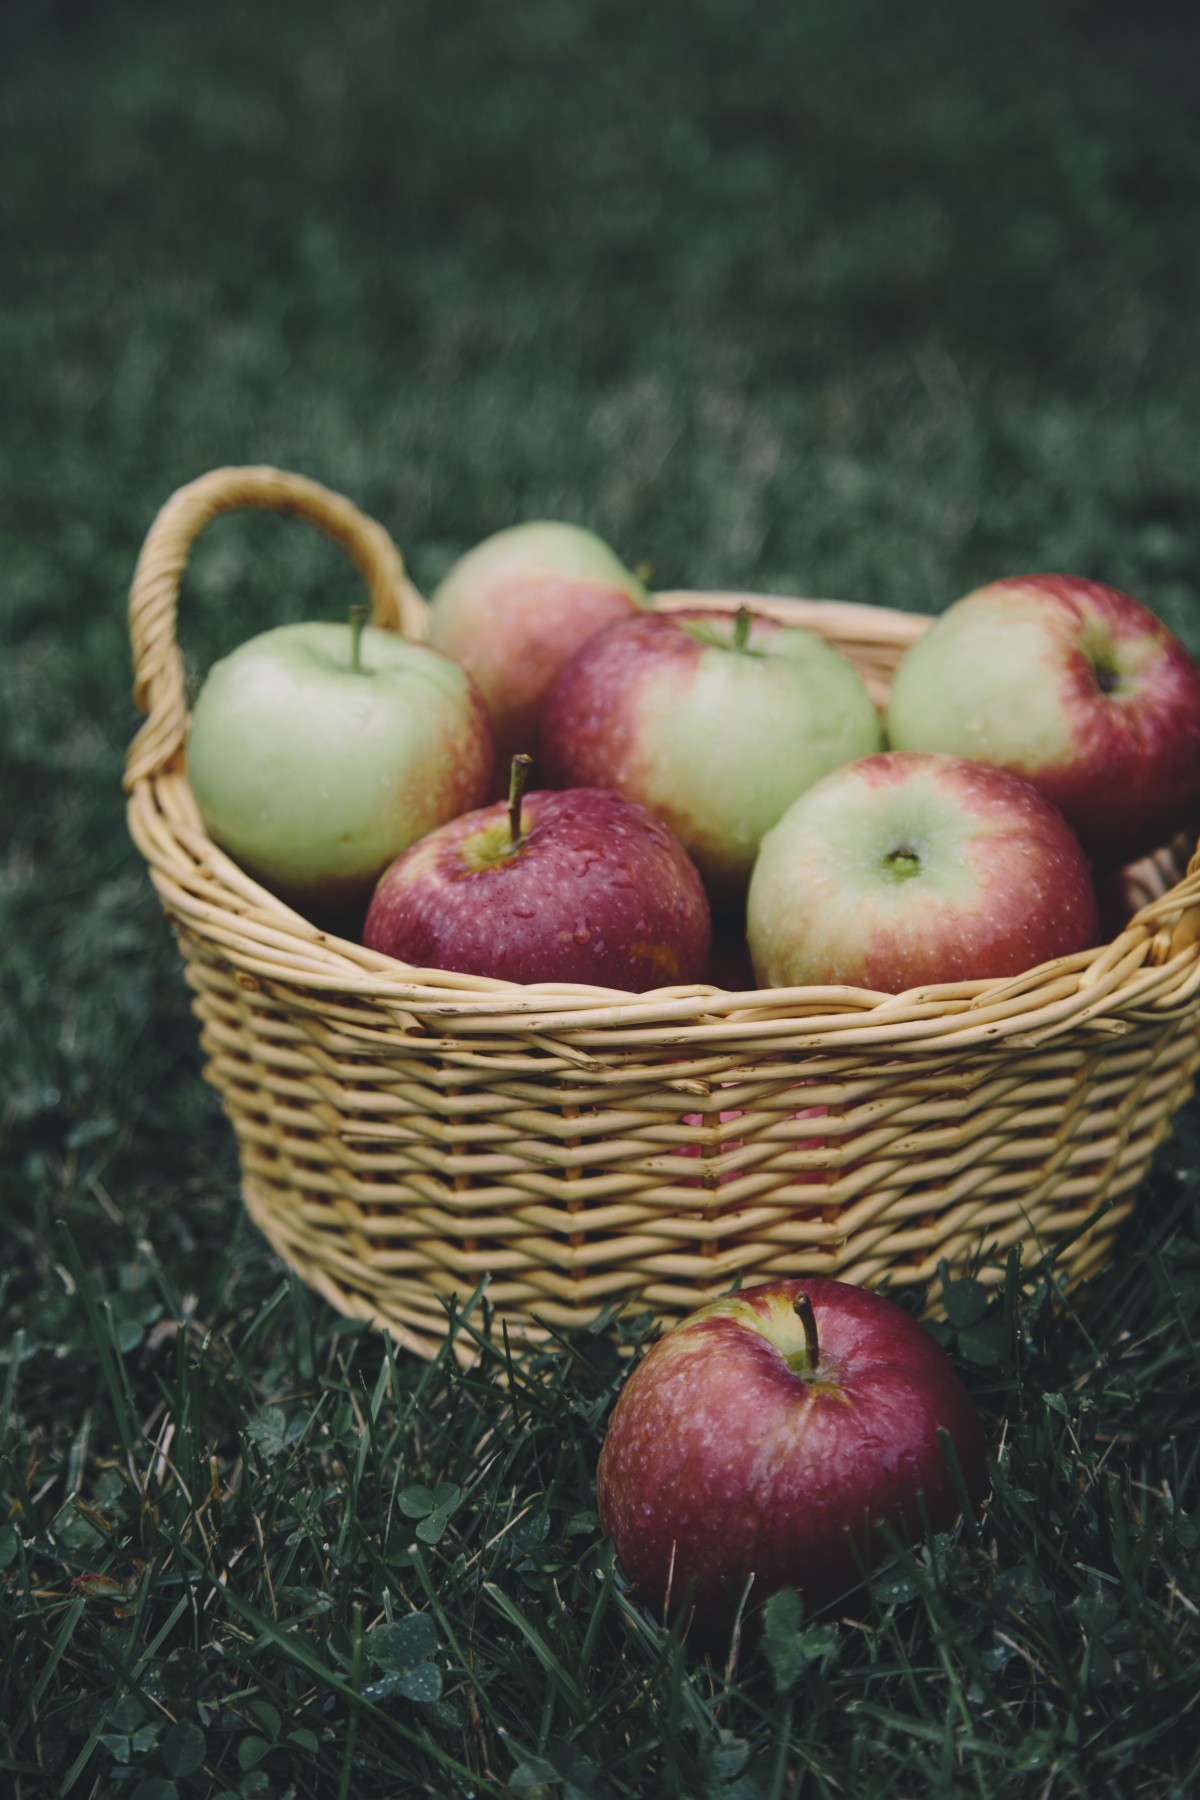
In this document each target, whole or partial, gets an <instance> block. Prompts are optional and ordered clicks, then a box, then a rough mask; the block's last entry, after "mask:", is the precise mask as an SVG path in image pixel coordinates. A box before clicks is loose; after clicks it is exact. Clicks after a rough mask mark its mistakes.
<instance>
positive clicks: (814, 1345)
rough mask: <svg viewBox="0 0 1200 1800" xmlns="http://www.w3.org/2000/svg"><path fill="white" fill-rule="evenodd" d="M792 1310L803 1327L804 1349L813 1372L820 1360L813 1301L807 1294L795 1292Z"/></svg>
mask: <svg viewBox="0 0 1200 1800" xmlns="http://www.w3.org/2000/svg"><path fill="white" fill-rule="evenodd" d="M792 1311H793V1312H794V1313H795V1315H796V1317H797V1318H798V1319H799V1321H800V1323H801V1325H803V1327H804V1351H805V1355H806V1356H807V1358H808V1367H809V1370H810V1372H812V1373H815V1372H816V1368H817V1365H818V1363H819V1362H820V1360H821V1346H820V1343H819V1342H818V1340H817V1316H816V1314H815V1313H814V1312H813V1303H812V1301H811V1300H810V1299H809V1297H808V1295H807V1294H797V1295H796V1298H795V1299H794V1300H793V1301H792Z"/></svg>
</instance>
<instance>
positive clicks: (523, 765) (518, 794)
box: [508, 750, 533, 844]
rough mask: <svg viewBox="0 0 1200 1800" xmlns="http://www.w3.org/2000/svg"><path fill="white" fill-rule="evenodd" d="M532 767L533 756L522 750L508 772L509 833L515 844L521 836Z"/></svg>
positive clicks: (515, 757) (514, 758) (513, 760)
mask: <svg viewBox="0 0 1200 1800" xmlns="http://www.w3.org/2000/svg"><path fill="white" fill-rule="evenodd" d="M532 767H533V758H532V756H527V755H526V754H525V752H524V751H523V750H521V751H518V753H517V754H516V756H514V757H513V759H512V767H511V768H510V770H509V772H508V835H509V838H510V840H511V842H512V843H513V844H516V843H518V842H519V841H520V837H521V801H522V800H523V799H524V796H525V783H526V782H527V781H528V780H529V771H530V769H532Z"/></svg>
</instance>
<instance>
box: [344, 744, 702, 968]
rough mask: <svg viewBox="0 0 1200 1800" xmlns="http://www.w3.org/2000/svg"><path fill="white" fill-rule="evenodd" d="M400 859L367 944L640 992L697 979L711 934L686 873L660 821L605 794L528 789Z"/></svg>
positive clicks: (422, 962) (425, 959) (695, 880)
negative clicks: (527, 792)
mask: <svg viewBox="0 0 1200 1800" xmlns="http://www.w3.org/2000/svg"><path fill="white" fill-rule="evenodd" d="M530 760H531V759H530V758H529V757H528V756H524V755H521V756H517V757H514V758H513V771H512V779H511V786H510V791H509V798H508V802H507V804H505V803H504V802H503V801H498V802H496V804H495V805H492V806H487V807H483V808H481V809H479V810H478V811H475V812H472V813H468V814H466V815H465V816H464V817H462V818H459V819H454V820H452V821H451V822H450V823H449V824H447V825H443V826H441V827H440V828H439V829H438V830H437V831H434V832H432V833H430V835H429V836H428V837H426V838H425V839H423V840H422V842H421V843H419V844H415V845H413V847H412V848H411V849H410V850H407V851H405V853H404V854H403V855H402V856H400V857H398V858H397V859H396V861H395V862H394V863H393V864H392V865H391V867H390V868H389V869H388V870H387V872H386V873H385V874H384V876H383V878H382V879H381V881H380V883H379V885H378V887H377V888H376V890H375V894H374V897H373V898H372V901H371V904H370V907H369V909H368V912H367V919H366V924H365V926H364V928H363V942H364V943H365V944H366V945H367V946H368V948H370V949H372V950H381V951H383V952H384V953H385V954H386V955H389V956H394V957H397V958H398V959H399V960H400V961H402V962H406V963H412V964H415V965H416V966H417V967H421V968H433V969H456V970H459V971H460V972H461V973H463V974H468V975H486V976H494V977H497V978H499V979H502V980H506V981H521V982H532V981H553V982H583V983H586V984H588V985H589V986H595V987H610V988H621V989H624V990H625V991H627V992H629V993H644V992H645V991H646V990H647V989H648V988H656V987H670V986H674V985H676V984H679V983H691V982H699V981H702V980H703V978H704V974H705V970H706V968H707V965H708V956H709V948H710V942H711V936H712V927H711V920H710V916H709V908H708V900H707V897H706V895H705V892H704V887H703V884H702V883H701V880H700V877H699V875H698V873H697V872H696V869H695V866H694V865H693V864H692V862H691V861H690V860H689V858H688V855H687V853H686V851H685V850H684V849H683V847H682V845H680V844H679V843H678V842H677V841H676V839H675V838H674V837H672V835H671V833H670V832H669V831H668V830H667V828H666V826H665V825H663V824H662V822H661V821H660V820H658V819H656V818H654V816H653V815H652V814H651V813H648V812H647V811H646V810H645V808H644V807H641V806H638V805H637V803H636V802H635V801H632V800H626V799H625V798H624V797H623V796H622V795H620V794H614V793H611V792H609V791H607V790H605V789H602V788H576V789H570V790H567V791H565V792H553V793H552V792H547V791H540V792H534V793H530V794H524V793H523V791H522V790H523V784H524V781H525V780H526V779H527V776H528V769H529V765H530Z"/></svg>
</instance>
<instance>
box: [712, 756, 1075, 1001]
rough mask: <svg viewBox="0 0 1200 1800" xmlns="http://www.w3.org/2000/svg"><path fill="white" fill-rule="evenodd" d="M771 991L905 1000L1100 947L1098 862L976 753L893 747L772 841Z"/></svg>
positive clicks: (759, 960) (760, 923)
mask: <svg viewBox="0 0 1200 1800" xmlns="http://www.w3.org/2000/svg"><path fill="white" fill-rule="evenodd" d="M746 931H747V937H748V940H749V944H750V954H751V957H752V959H753V962H754V968H755V971H756V973H757V975H758V979H759V981H760V982H761V983H762V984H763V986H764V987H802V986H815V987H824V986H828V985H835V984H839V985H840V984H843V983H844V984H846V985H848V986H851V987H862V988H872V989H875V990H878V991H882V992H885V993H900V992H901V991H903V990H904V989H906V988H911V987H921V986H925V985H927V984H930V983H940V982H958V981H974V980H986V979H993V978H996V977H1000V976H1005V975H1017V974H1020V973H1021V972H1022V971H1023V970H1025V969H1028V968H1032V967H1034V965H1035V964H1037V963H1040V962H1046V961H1049V960H1050V959H1051V958H1055V957H1060V956H1069V955H1071V954H1073V953H1074V952H1076V951H1080V950H1086V949H1089V948H1091V947H1092V946H1093V945H1094V944H1095V943H1096V942H1097V941H1098V937H1099V919H1098V914H1097V903H1096V894H1095V888H1094V886H1093V883H1092V875H1091V869H1090V866H1089V864H1088V861H1087V858H1086V857H1085V856H1084V854H1083V851H1082V850H1081V848H1080V846H1079V843H1078V841H1077V839H1076V838H1075V836H1074V834H1073V833H1072V831H1071V830H1070V828H1069V826H1068V825H1067V824H1066V821H1065V820H1064V819H1063V816H1062V814H1061V813H1060V812H1059V811H1058V809H1057V807H1055V806H1052V805H1051V803H1050V801H1049V800H1047V799H1046V798H1045V797H1044V796H1043V795H1042V794H1040V793H1039V792H1038V790H1037V789H1036V788H1035V787H1033V786H1031V784H1030V783H1029V782H1027V781H1022V780H1021V778H1020V777H1019V776H1017V775H1011V774H1009V773H1007V772H1006V771H1004V770H1002V769H993V768H990V767H988V766H987V765H986V764H984V763H977V762H971V761H970V760H968V759H967V758H965V757H953V756H936V755H922V754H920V753H918V752H915V751H910V752H903V751H884V752H881V753H880V754H879V755H877V756H869V757H865V758H864V759H863V760H862V761H860V762H855V763H849V764H847V765H846V767H845V768H843V769H837V770H835V771H834V773H833V774H832V775H827V776H825V778H824V779H823V780H822V781H820V782H818V783H816V785H815V786H813V787H811V788H810V789H809V791H808V792H807V793H806V794H803V795H802V796H801V798H800V799H799V800H797V801H796V803H795V804H794V805H793V806H791V807H789V808H788V810H787V812H786V813H785V814H784V815H783V818H782V819H780V821H779V823H778V825H776V826H775V828H774V830H772V831H770V832H768V833H767V835H766V837H765V838H764V839H763V844H762V849H761V851H760V852H759V857H758V861H757V863H756V864H755V868H754V875H753V878H752V879H751V882H750V893H749V896H748V899H747V902H746Z"/></svg>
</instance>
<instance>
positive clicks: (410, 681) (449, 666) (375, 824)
mask: <svg viewBox="0 0 1200 1800" xmlns="http://www.w3.org/2000/svg"><path fill="white" fill-rule="evenodd" d="M493 761H494V747H493V743H492V734H491V728H490V726H489V724H488V718H487V713H486V710H485V708H484V705H483V702H482V700H481V698H480V696H479V693H478V691H477V690H476V688H475V686H474V683H473V682H472V681H471V679H470V677H469V676H468V675H467V674H466V672H465V671H464V670H463V669H461V668H460V667H459V666H458V664H457V663H455V662H453V661H451V659H450V658H449V657H448V656H443V655H441V654H440V653H439V652H438V651H436V650H431V649H430V648H429V647H428V646H427V645H424V644H415V643H412V642H410V641H409V640H408V639H407V638H403V637H399V636H397V635H396V634H394V633H393V632H390V631H381V630H379V629H377V628H376V627H374V626H365V627H364V626H363V625H362V622H361V620H360V619H355V620H354V621H352V623H351V624H350V625H338V624H334V623H331V622H326V621H321V620H311V621H306V622H304V623H301V624H296V625H281V626H279V627H277V628H276V629H275V630H273V631H265V632H263V633H261V634H260V635H259V636H258V637H254V638H251V639H250V640H249V642H247V643H245V644H242V645H241V646H240V647H239V648H238V649H236V650H234V651H233V652H232V654H231V655H229V656H226V657H224V658H223V659H222V660H221V661H220V662H217V663H215V664H214V665H213V667H212V669H211V670H210V671H209V674H208V676H207V679H206V680H205V682H204V685H203V687H202V689H201V691H200V695H199V698H198V699H197V702H196V707H195V711H194V713H193V716H192V723H191V731H190V735H189V737H188V747H187V763H188V779H189V782H190V784H191V788H192V792H193V794H194V795H195V799H196V804H197V806H198V807H199V809H200V816H201V818H202V819H203V820H204V823H205V825H206V827H207V828H208V831H209V833H210V834H211V836H212V837H213V839H214V840H215V841H216V842H217V843H218V844H219V845H220V846H221V847H222V849H224V850H227V851H228V852H229V854H230V855H231V856H232V857H233V858H234V860H235V861H237V862H238V863H240V864H241V865H242V867H243V868H244V869H245V870H246V871H247V873H249V874H250V875H253V876H254V877H255V879H256V880H258V881H261V882H262V884H263V885H264V886H265V887H268V888H270V889H271V890H272V892H274V893H276V894H277V895H279V897H280V898H281V899H283V900H286V901H287V902H288V903H289V904H290V905H292V906H295V907H296V908H297V909H298V910H299V911H301V912H305V913H307V914H308V915H309V916H310V917H313V918H317V919H319V920H322V921H324V920H340V919H341V918H342V917H343V916H344V915H348V914H353V913H354V912H355V910H356V909H359V908H365V906H366V903H367V901H368V900H369V898H370V895H371V891H372V889H373V887H374V885H375V882H376V881H377V880H378V878H379V876H380V874H381V873H382V872H383V870H384V869H385V868H386V867H387V865H388V864H389V863H390V862H391V861H392V859H393V857H395V856H398V855H399V854H400V852H401V851H402V850H406V849H407V848H408V846H409V845H410V844H413V843H415V842H416V840H417V839H418V838H420V837H424V835H425V834H426V832H428V831H432V830H433V829H434V828H435V827H436V826H438V825H441V824H443V823H444V822H445V821H446V820H447V819H451V818H454V817H455V816H456V814H458V813H461V812H466V811H469V810H470V809H471V808H473V807H477V806H479V805H481V804H482V802H483V801H484V799H485V798H486V796H487V793H488V791H489V789H490V785H491V778H492V767H493Z"/></svg>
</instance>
